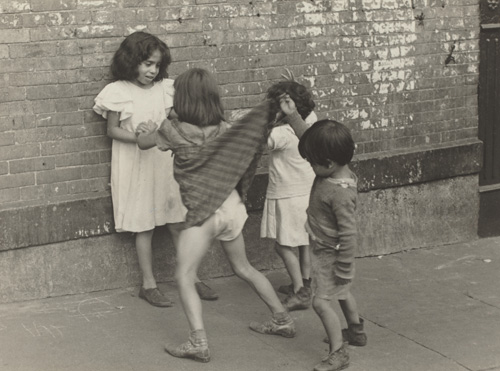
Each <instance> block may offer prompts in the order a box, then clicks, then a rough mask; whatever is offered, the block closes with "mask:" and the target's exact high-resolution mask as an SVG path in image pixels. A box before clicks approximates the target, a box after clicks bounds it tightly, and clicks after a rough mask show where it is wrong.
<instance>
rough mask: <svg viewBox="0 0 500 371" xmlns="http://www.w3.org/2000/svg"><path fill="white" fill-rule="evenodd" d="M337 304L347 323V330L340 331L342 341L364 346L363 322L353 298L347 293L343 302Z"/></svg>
mask: <svg viewBox="0 0 500 371" xmlns="http://www.w3.org/2000/svg"><path fill="white" fill-rule="evenodd" d="M339 304H340V308H342V312H343V313H344V317H345V319H346V322H347V328H346V329H343V330H342V336H343V338H344V340H345V341H347V342H348V343H349V344H350V345H356V346H359V347H362V346H365V345H366V343H367V336H366V333H365V329H364V320H363V319H362V318H361V317H359V313H358V306H357V304H356V300H354V296H352V294H351V293H350V292H349V293H348V295H347V298H346V299H345V300H339Z"/></svg>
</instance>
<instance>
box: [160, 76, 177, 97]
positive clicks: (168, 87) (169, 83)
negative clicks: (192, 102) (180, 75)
mask: <svg viewBox="0 0 500 371" xmlns="http://www.w3.org/2000/svg"><path fill="white" fill-rule="evenodd" d="M159 84H160V85H161V87H162V88H163V90H164V91H165V93H167V94H170V95H174V92H175V89H174V80H173V79H163V80H161V81H160V82H159Z"/></svg>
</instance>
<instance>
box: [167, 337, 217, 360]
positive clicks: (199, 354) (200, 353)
mask: <svg viewBox="0 0 500 371" xmlns="http://www.w3.org/2000/svg"><path fill="white" fill-rule="evenodd" d="M165 351H166V352H167V353H169V354H170V355H172V356H174V357H178V358H189V359H192V360H195V361H197V362H205V363H206V362H209V361H210V350H209V349H208V343H207V341H206V340H205V341H204V342H201V343H197V344H195V343H193V341H192V340H191V339H189V340H188V341H186V342H185V343H183V344H181V345H179V346H175V345H171V344H166V345H165Z"/></svg>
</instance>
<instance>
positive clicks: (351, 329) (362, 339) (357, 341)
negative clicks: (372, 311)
mask: <svg viewBox="0 0 500 371" xmlns="http://www.w3.org/2000/svg"><path fill="white" fill-rule="evenodd" d="M364 322H365V321H364V320H363V318H360V319H359V324H350V325H349V326H348V327H347V328H345V329H342V338H343V339H344V341H347V342H348V343H349V344H350V345H355V346H357V347H364V346H365V345H366V342H367V338H366V333H365V330H364V329H363V325H364Z"/></svg>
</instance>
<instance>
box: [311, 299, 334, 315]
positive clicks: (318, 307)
mask: <svg viewBox="0 0 500 371" xmlns="http://www.w3.org/2000/svg"><path fill="white" fill-rule="evenodd" d="M329 306H330V303H329V302H328V301H327V300H325V299H321V298H318V297H317V296H315V297H314V298H313V301H312V307H313V309H314V311H315V312H316V313H318V314H321V313H323V311H325V310H326V309H327V308H328V307H329Z"/></svg>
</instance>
